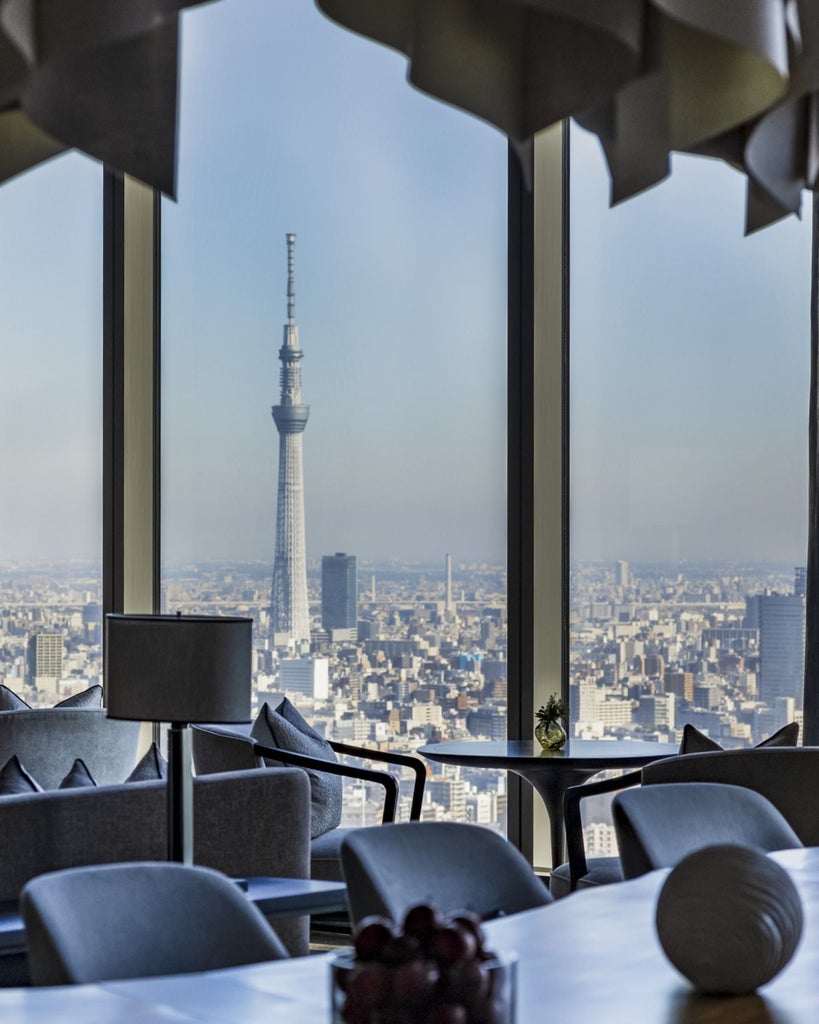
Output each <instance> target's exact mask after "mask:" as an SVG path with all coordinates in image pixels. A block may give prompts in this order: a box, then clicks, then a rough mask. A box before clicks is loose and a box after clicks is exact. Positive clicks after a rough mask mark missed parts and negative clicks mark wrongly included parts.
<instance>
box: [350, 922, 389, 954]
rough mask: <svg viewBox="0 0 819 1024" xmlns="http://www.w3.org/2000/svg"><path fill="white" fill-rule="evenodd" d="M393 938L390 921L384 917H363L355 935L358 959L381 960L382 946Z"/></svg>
mask: <svg viewBox="0 0 819 1024" xmlns="http://www.w3.org/2000/svg"><path fill="white" fill-rule="evenodd" d="M394 938H395V932H394V931H393V927H392V922H391V921H388V920H387V919H386V918H384V917H365V918H364V920H363V921H362V922H361V924H360V925H359V928H358V931H357V932H356V936H355V955H356V958H357V959H358V960H381V959H382V954H383V951H384V948H385V947H386V946H387V945H388V944H389V943H390V942H392V940H393V939H394Z"/></svg>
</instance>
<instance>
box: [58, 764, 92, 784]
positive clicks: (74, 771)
mask: <svg viewBox="0 0 819 1024" xmlns="http://www.w3.org/2000/svg"><path fill="white" fill-rule="evenodd" d="M96 784H97V782H96V779H94V777H93V776H92V775H91V772H89V770H88V765H87V764H86V763H85V761H83V759H82V758H81V757H77V758H75V759H74V764H72V765H71V770H70V771H69V772H68V774H67V775H66V776H65V778H64V779H63V780H62V781H61V782H60V784H59V786H57V789H82V788H83V787H84V786H96Z"/></svg>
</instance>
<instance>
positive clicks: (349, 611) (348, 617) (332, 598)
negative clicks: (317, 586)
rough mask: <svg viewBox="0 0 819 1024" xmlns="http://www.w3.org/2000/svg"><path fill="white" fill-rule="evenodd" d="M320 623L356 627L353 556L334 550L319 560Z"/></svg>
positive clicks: (331, 628) (339, 627) (328, 626)
mask: <svg viewBox="0 0 819 1024" xmlns="http://www.w3.org/2000/svg"><path fill="white" fill-rule="evenodd" d="M321 624H322V626H323V627H324V628H325V629H327V630H329V631H330V636H331V637H333V632H334V631H335V630H353V631H354V633H355V635H357V630H358V574H357V572H356V560H355V555H345V554H344V552H343V551H337V552H336V553H335V554H334V555H324V557H323V558H322V560H321Z"/></svg>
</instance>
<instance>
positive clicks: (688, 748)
mask: <svg viewBox="0 0 819 1024" xmlns="http://www.w3.org/2000/svg"><path fill="white" fill-rule="evenodd" d="M798 739H799V723H798V722H790V723H789V724H788V725H783V726H782V728H781V729H779V731H778V732H775V733H774V734H773V736H769V737H768V738H767V739H766V740H763V741H762V742H761V743H757V747H795V746H796V743H797V740H798ZM724 749H725V748H724V747H722V746H720V744H719V743H717V741H716V740H712V739H711V737H710V736H706V735H705V733H702V732H700V731H699V729H695V728H694V726H693V725H686V726H685V728H684V729H683V736H682V743H681V744H680V753H681V754H704V753H706V752H707V751H709V750H724Z"/></svg>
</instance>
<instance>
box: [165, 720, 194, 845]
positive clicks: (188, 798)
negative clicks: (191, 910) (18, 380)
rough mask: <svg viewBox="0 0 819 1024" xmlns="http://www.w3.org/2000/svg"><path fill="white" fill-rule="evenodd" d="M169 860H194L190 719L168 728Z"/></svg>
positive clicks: (175, 723)
mask: <svg viewBox="0 0 819 1024" xmlns="http://www.w3.org/2000/svg"><path fill="white" fill-rule="evenodd" d="M168 860H175V861H179V862H180V863H182V864H193V775H192V774H191V731H190V728H189V727H188V723H187V722H172V723H171V727H170V729H169V731H168Z"/></svg>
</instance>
